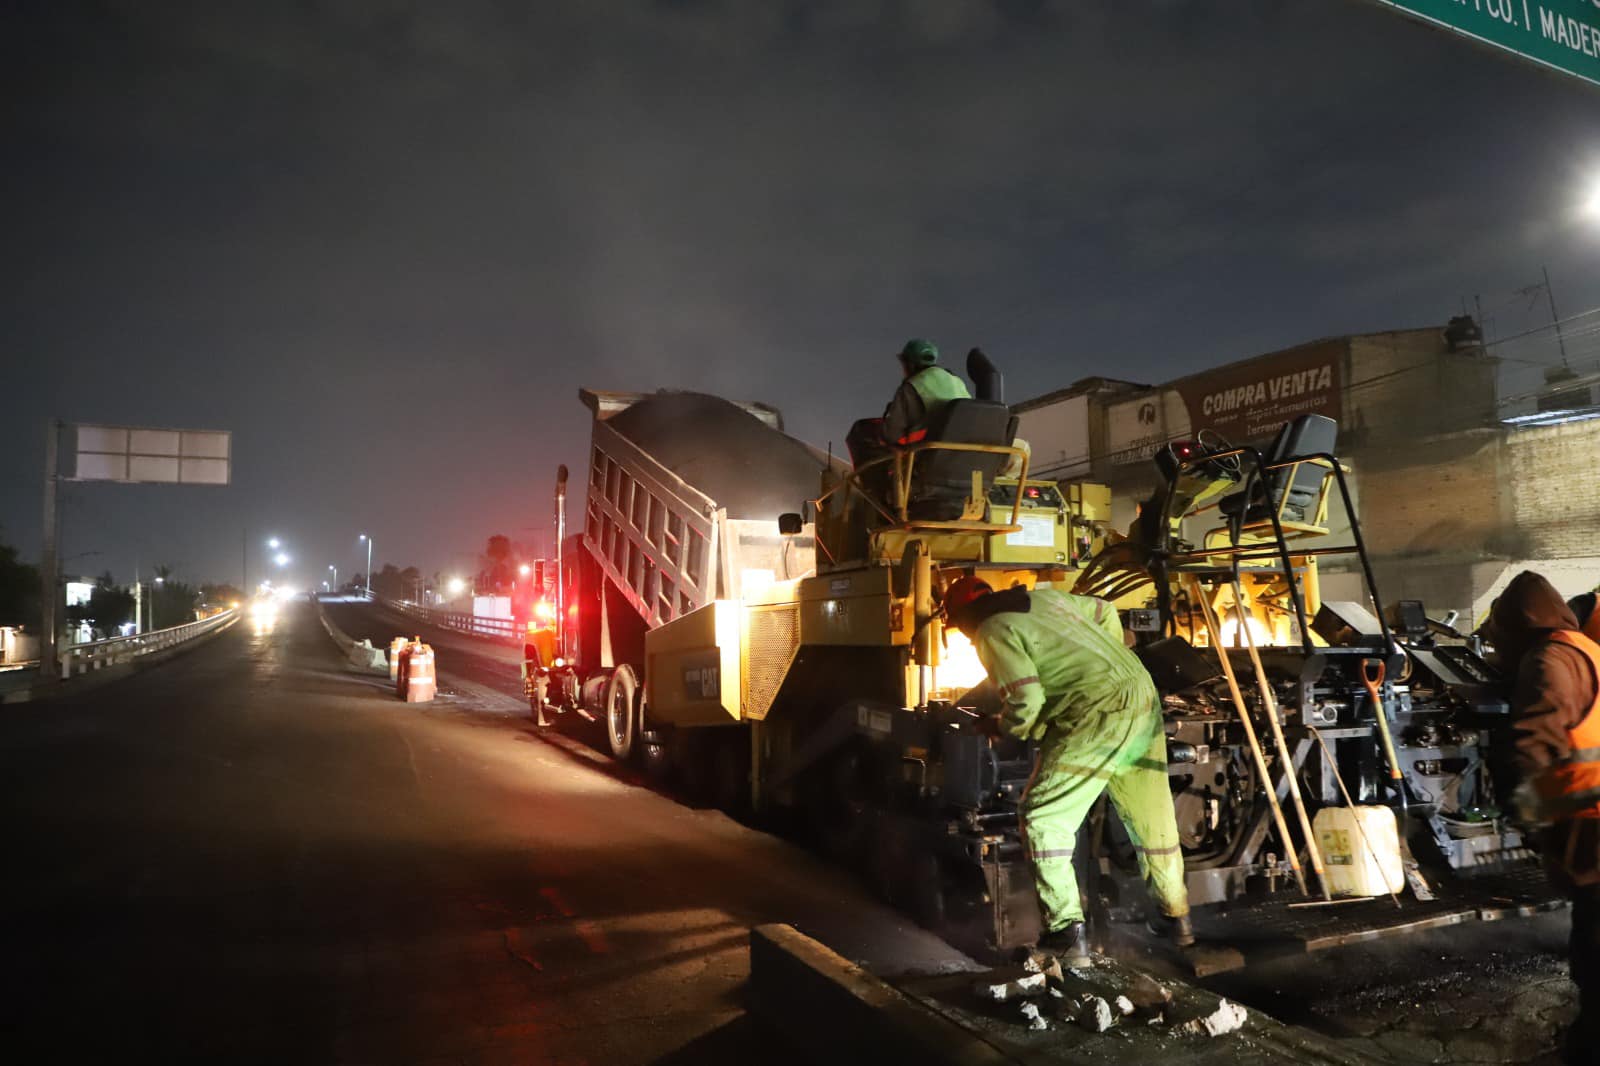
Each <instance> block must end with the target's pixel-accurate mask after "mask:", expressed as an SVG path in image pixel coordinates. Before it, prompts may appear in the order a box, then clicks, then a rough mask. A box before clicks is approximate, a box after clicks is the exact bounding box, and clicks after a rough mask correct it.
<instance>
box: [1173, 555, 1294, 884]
mask: <svg viewBox="0 0 1600 1066" xmlns="http://www.w3.org/2000/svg"><path fill="white" fill-rule="evenodd" d="M1188 588H1189V596H1190V598H1191V599H1193V600H1195V601H1196V602H1198V603H1199V604H1200V612H1201V614H1202V615H1204V616H1205V623H1206V631H1207V632H1208V633H1210V634H1211V646H1212V647H1214V648H1215V649H1216V650H1217V658H1218V659H1219V660H1221V662H1222V675H1223V677H1224V678H1226V679H1227V683H1228V693H1229V695H1231V696H1232V697H1233V704H1234V706H1235V707H1237V708H1238V709H1239V724H1240V725H1241V726H1242V727H1243V728H1244V735H1245V740H1246V742H1247V743H1248V744H1249V746H1250V755H1251V757H1252V758H1253V759H1254V760H1255V764H1256V772H1257V773H1258V774H1260V775H1261V783H1262V785H1263V789H1262V790H1263V791H1264V792H1265V793H1266V796H1267V805H1268V806H1269V807H1270V808H1271V810H1272V820H1273V821H1274V822H1275V823H1276V824H1277V827H1278V834H1279V835H1280V836H1281V837H1282V839H1283V840H1284V842H1285V844H1286V845H1288V846H1286V847H1285V848H1284V851H1285V852H1287V853H1288V859H1289V867H1290V869H1292V870H1293V871H1294V879H1295V883H1296V884H1298V885H1299V886H1300V891H1301V892H1302V893H1305V892H1306V875H1305V871H1304V870H1302V869H1301V868H1300V857H1299V856H1298V855H1296V854H1295V850H1294V847H1293V845H1290V844H1289V843H1288V842H1289V841H1290V839H1291V838H1290V836H1289V824H1288V822H1286V821H1285V820H1284V817H1283V807H1282V805H1281V804H1279V803H1278V790H1277V789H1276V788H1274V787H1273V785H1272V775H1271V773H1270V772H1269V771H1268V769H1267V757H1266V754H1265V753H1264V752H1263V751H1262V750H1261V740H1260V738H1259V737H1257V736H1256V728H1255V726H1254V725H1253V724H1252V723H1251V721H1250V715H1249V713H1248V712H1247V711H1246V710H1245V701H1244V692H1243V691H1242V690H1241V689H1240V688H1239V679H1238V678H1237V677H1236V676H1235V675H1234V672H1233V663H1232V662H1230V661H1229V660H1228V649H1227V646H1226V645H1225V644H1224V643H1223V640H1222V626H1221V625H1220V624H1219V623H1218V622H1217V616H1216V613H1215V612H1214V610H1213V609H1212V606H1211V601H1210V600H1209V599H1207V598H1206V596H1205V592H1204V590H1203V589H1202V588H1201V587H1200V579H1199V578H1197V577H1195V576H1194V575H1193V574H1190V575H1188Z"/></svg>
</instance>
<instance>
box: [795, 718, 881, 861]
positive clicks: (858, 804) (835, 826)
mask: <svg viewBox="0 0 1600 1066" xmlns="http://www.w3.org/2000/svg"><path fill="white" fill-rule="evenodd" d="M864 758H865V755H864V753H863V752H862V751H861V750H860V749H859V748H856V747H849V748H845V749H844V750H842V751H840V752H837V753H836V754H835V755H834V756H833V757H832V758H829V759H827V760H826V761H825V762H824V763H823V764H822V765H821V766H819V767H818V768H817V770H816V772H814V773H813V774H811V775H810V780H809V781H808V782H807V784H808V786H809V787H808V789H807V796H806V798H807V807H808V808H809V809H808V812H807V813H808V821H809V822H810V823H811V829H812V831H813V832H814V833H815V834H816V837H817V842H818V843H819V844H820V845H821V846H822V849H823V851H824V852H826V853H827V854H828V855H829V856H831V857H832V858H834V859H835V860H838V861H840V862H844V863H847V864H851V865H853V864H855V863H856V862H858V861H859V860H860V859H862V858H863V857H864V856H863V852H864V851H865V850H866V849H867V844H868V841H869V838H870V837H871V836H872V832H871V829H872V826H871V818H870V816H869V815H868V813H867V806H868V804H867V800H866V797H865V794H864V793H865V789H864V787H863V785H862V782H861V777H862V776H863V769H862V765H861V764H862V760H863V759H864Z"/></svg>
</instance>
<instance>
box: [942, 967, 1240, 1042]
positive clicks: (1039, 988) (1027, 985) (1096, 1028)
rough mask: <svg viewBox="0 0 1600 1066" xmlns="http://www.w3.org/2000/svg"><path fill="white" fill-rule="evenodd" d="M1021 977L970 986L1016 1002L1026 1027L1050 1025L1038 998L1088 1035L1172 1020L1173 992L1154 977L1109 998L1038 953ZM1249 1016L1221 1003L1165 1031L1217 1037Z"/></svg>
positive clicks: (1227, 1002) (1000, 1000) (1226, 1002)
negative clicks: (1087, 988) (1077, 985)
mask: <svg viewBox="0 0 1600 1066" xmlns="http://www.w3.org/2000/svg"><path fill="white" fill-rule="evenodd" d="M1022 968H1023V970H1024V971H1025V973H1024V976H1021V977H1016V978H1013V979H1011V980H1007V981H995V982H984V983H981V984H978V985H976V986H974V988H973V992H974V993H975V994H976V995H977V996H978V997H979V998H980V999H984V1000H987V1001H990V1002H994V1003H1009V1002H1015V1003H1017V1004H1018V1013H1019V1015H1020V1016H1021V1018H1022V1020H1023V1021H1025V1022H1026V1023H1027V1026H1028V1028H1029V1029H1034V1030H1039V1029H1048V1028H1049V1027H1050V1022H1049V1016H1047V1014H1046V1011H1045V1009H1042V1008H1041V1006H1040V1004H1039V1003H1038V1002H1035V1000H1036V999H1038V998H1040V997H1048V998H1047V999H1046V1002H1047V1003H1051V1001H1054V1002H1053V1003H1051V1006H1050V1008H1049V1010H1050V1011H1051V1012H1052V1014H1053V1016H1055V1017H1059V1018H1060V1019H1061V1020H1062V1021H1063V1022H1066V1023H1068V1024H1072V1025H1077V1026H1078V1027H1079V1028H1081V1029H1084V1030H1087V1031H1088V1032H1091V1033H1105V1032H1108V1031H1110V1030H1111V1029H1113V1028H1115V1027H1116V1026H1117V1025H1119V1024H1120V1023H1123V1022H1126V1023H1127V1024H1130V1025H1132V1024H1140V1023H1142V1024H1143V1025H1146V1026H1157V1027H1166V1026H1167V1025H1168V1019H1169V1018H1171V1016H1172V1012H1173V1007H1174V997H1173V993H1172V990H1171V989H1169V988H1167V987H1166V986H1164V985H1162V984H1161V983H1160V982H1158V981H1156V980H1155V979H1154V978H1152V977H1150V976H1148V975H1146V974H1140V975H1139V976H1137V977H1136V978H1135V979H1134V980H1132V981H1131V982H1129V983H1128V984H1127V987H1126V988H1124V989H1123V990H1121V991H1120V992H1117V994H1115V995H1111V994H1110V991H1111V990H1107V995H1098V994H1096V993H1094V992H1088V991H1083V990H1082V988H1081V987H1080V988H1078V989H1077V990H1076V991H1074V989H1073V987H1072V986H1073V985H1074V984H1075V983H1076V982H1078V981H1080V980H1082V979H1083V978H1082V975H1079V974H1077V973H1076V971H1071V970H1066V971H1063V969H1062V967H1061V964H1060V962H1059V961H1058V960H1056V959H1054V958H1052V957H1050V956H1048V955H1043V954H1039V953H1035V954H1033V955H1031V956H1030V957H1029V958H1028V959H1027V960H1026V961H1025V962H1024V963H1023V966H1022ZM1248 1018H1249V1014H1248V1012H1247V1011H1246V1010H1245V1009H1244V1008H1243V1007H1241V1006H1239V1004H1237V1003H1234V1002H1232V1001H1230V1000H1227V999H1224V1000H1221V1001H1220V1002H1218V1003H1217V1006H1216V1009H1215V1010H1213V1011H1211V1013H1209V1014H1206V1015H1204V1016H1203V1017H1199V1018H1194V1019H1193V1020H1191V1021H1186V1022H1183V1023H1182V1024H1174V1025H1172V1026H1171V1027H1170V1028H1168V1029H1167V1031H1168V1032H1170V1033H1172V1034H1173V1035H1176V1036H1204V1037H1211V1038H1215V1037H1220V1036H1226V1035H1227V1034H1229V1033H1233V1032H1236V1031H1238V1030H1239V1029H1240V1028H1242V1027H1243V1026H1244V1023H1245V1021H1246V1020H1247V1019H1248Z"/></svg>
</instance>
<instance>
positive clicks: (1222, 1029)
mask: <svg viewBox="0 0 1600 1066" xmlns="http://www.w3.org/2000/svg"><path fill="white" fill-rule="evenodd" d="M1246 1017H1248V1015H1247V1014H1246V1013H1245V1009H1244V1008H1243V1007H1241V1006H1239V1004H1237V1003H1233V1002H1231V1001H1229V1000H1226V999H1224V1000H1221V1001H1219V1002H1218V1003H1217V1009H1216V1010H1214V1011H1212V1012H1211V1013H1210V1014H1208V1015H1206V1016H1205V1017H1204V1018H1196V1019H1195V1020H1194V1021H1192V1022H1185V1023H1183V1025H1181V1026H1179V1027H1178V1031H1179V1032H1180V1033H1185V1034H1188V1035H1192V1036H1223V1035H1225V1034H1227V1033H1231V1032H1233V1031H1235V1030H1236V1029H1238V1028H1240V1027H1241V1026H1243V1025H1244V1020H1245V1018H1246Z"/></svg>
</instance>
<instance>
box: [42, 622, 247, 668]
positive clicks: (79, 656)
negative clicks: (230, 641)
mask: <svg viewBox="0 0 1600 1066" xmlns="http://www.w3.org/2000/svg"><path fill="white" fill-rule="evenodd" d="M238 620H239V611H238V609H237V608H230V609H229V610H226V611H223V612H222V613H221V614H214V615H212V616H211V617H210V618H206V619H202V620H201V621H199V622H186V623H185V624H183V625H181V626H172V627H170V628H168V629H153V630H151V631H150V632H148V633H140V634H137V635H136V636H131V637H112V638H111V639H110V640H95V641H90V642H89V643H87V644H74V645H71V646H70V647H65V648H61V649H60V650H59V652H58V654H57V659H58V660H59V662H60V664H61V677H62V680H66V679H67V678H70V677H76V676H78V675H80V674H87V673H90V672H92V671H95V670H103V669H105V668H106V667H108V666H116V665H118V664H120V663H129V662H133V661H135V660H137V659H140V658H143V657H144V656H147V655H154V654H155V653H157V652H161V651H166V650H167V649H169V648H175V647H177V646H178V645H180V644H186V643H188V642H189V641H191V640H195V639H197V638H199V637H203V636H206V635H207V634H210V633H217V632H221V631H222V630H224V629H227V628H228V627H229V626H231V625H233V623H235V622H237V621H238Z"/></svg>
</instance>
